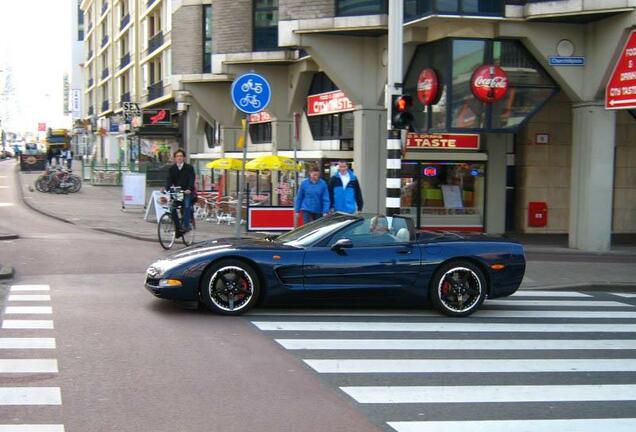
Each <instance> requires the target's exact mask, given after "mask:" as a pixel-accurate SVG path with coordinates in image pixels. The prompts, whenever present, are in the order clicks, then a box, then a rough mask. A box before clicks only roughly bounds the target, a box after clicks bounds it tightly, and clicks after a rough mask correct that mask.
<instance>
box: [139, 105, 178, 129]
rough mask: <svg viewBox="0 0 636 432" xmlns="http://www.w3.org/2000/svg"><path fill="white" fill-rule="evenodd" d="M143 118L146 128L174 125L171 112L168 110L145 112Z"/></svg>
mask: <svg viewBox="0 0 636 432" xmlns="http://www.w3.org/2000/svg"><path fill="white" fill-rule="evenodd" d="M142 118H143V120H142V122H143V125H144V126H170V125H172V118H171V117H170V110H167V109H153V110H144V111H143V115H142Z"/></svg>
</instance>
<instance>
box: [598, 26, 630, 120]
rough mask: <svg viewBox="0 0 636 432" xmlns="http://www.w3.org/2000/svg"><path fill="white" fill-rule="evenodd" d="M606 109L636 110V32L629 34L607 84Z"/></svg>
mask: <svg viewBox="0 0 636 432" xmlns="http://www.w3.org/2000/svg"><path fill="white" fill-rule="evenodd" d="M605 108H606V109H626V108H630V109H631V108H636V30H633V31H632V32H631V33H630V34H629V37H628V38H627V42H625V46H624V47H623V50H622V51H621V55H620V57H619V58H618V61H617V62H616V64H615V65H614V71H613V72H612V75H611V76H610V79H609V81H608V82H607V87H606V88H605Z"/></svg>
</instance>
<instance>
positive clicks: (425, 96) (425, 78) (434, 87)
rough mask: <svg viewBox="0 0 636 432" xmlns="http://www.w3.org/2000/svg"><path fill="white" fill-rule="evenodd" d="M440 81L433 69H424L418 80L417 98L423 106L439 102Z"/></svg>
mask: <svg viewBox="0 0 636 432" xmlns="http://www.w3.org/2000/svg"><path fill="white" fill-rule="evenodd" d="M438 90H439V81H438V79H437V73H435V71H434V70H433V69H430V68H429V69H424V70H423V71H422V72H420V76H419V77H418V79H417V98H418V99H419V101H420V102H421V103H422V105H430V104H432V103H435V102H437V92H438Z"/></svg>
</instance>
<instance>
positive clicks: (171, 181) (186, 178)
mask: <svg viewBox="0 0 636 432" xmlns="http://www.w3.org/2000/svg"><path fill="white" fill-rule="evenodd" d="M170 186H180V187H181V189H183V190H184V191H185V190H190V191H193V190H194V168H193V167H192V165H190V164H187V163H185V162H184V164H183V167H181V170H179V167H177V164H174V165H172V166H171V167H170V170H168V180H166V190H169V189H170Z"/></svg>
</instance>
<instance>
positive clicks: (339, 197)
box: [329, 161, 364, 214]
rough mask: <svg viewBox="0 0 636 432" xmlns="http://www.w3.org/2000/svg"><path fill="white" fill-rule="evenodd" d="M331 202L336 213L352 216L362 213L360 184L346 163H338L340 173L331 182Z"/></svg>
mask: <svg viewBox="0 0 636 432" xmlns="http://www.w3.org/2000/svg"><path fill="white" fill-rule="evenodd" d="M329 200H330V201H331V208H332V209H333V210H334V211H337V212H343V213H351V214H355V213H356V212H361V211H362V206H363V204H364V202H363V201H362V191H361V190H360V183H358V178H357V177H356V175H355V174H354V173H353V171H351V170H350V169H349V166H348V165H347V162H345V161H340V162H338V172H337V173H336V174H335V175H334V176H333V177H331V180H329Z"/></svg>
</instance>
